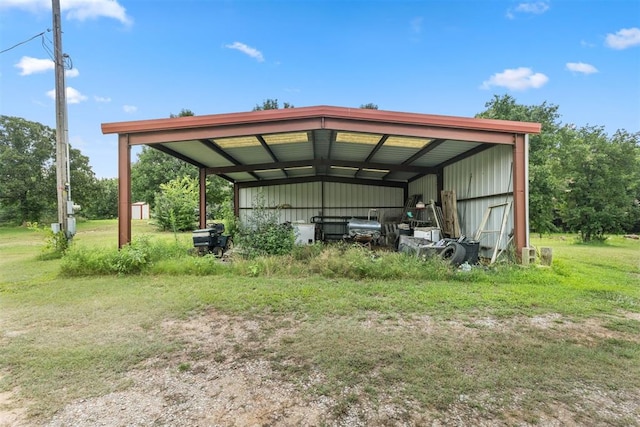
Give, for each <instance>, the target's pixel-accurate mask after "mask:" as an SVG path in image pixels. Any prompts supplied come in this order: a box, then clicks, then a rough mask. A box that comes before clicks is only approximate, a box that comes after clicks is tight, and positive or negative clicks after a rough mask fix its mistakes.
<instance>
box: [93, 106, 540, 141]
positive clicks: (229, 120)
mask: <svg viewBox="0 0 640 427" xmlns="http://www.w3.org/2000/svg"><path fill="white" fill-rule="evenodd" d="M322 117H327V118H339V119H345V120H358V121H369V122H385V123H396V124H404V125H406V124H409V125H416V126H433V127H443V128H463V129H474V130H486V131H493V132H505V133H527V134H538V133H540V131H541V127H542V125H541V124H540V123H531V122H516V121H509V120H496V119H479V118H470V117H458V116H445V115H435V114H422V113H406V112H397V111H386V110H373V109H364V108H349V107H333V106H327V105H320V106H313V107H297V108H284V109H278V110H261V111H247V112H236V113H223V114H210V115H202V116H187V117H173V118H162V119H148V120H136V121H126V122H111V123H102V125H101V129H102V133H103V134H114V133H140V132H153V131H166V130H175V129H184V128H201V127H217V126H226V125H242V124H247V123H260V122H275V121H290V120H300V119H309V118H322Z"/></svg>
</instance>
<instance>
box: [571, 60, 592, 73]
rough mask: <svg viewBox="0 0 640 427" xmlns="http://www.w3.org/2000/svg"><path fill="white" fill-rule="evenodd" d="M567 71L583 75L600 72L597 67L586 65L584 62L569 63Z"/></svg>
mask: <svg viewBox="0 0 640 427" xmlns="http://www.w3.org/2000/svg"><path fill="white" fill-rule="evenodd" d="M567 70H569V71H573V72H574V73H582V74H593V73H597V72H598V69H597V68H596V67H594V66H593V65H591V64H585V63H584V62H567Z"/></svg>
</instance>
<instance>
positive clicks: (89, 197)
mask: <svg viewBox="0 0 640 427" xmlns="http://www.w3.org/2000/svg"><path fill="white" fill-rule="evenodd" d="M69 171H70V173H71V176H70V177H69V180H70V182H71V199H72V200H73V202H74V203H75V204H78V205H80V206H81V207H82V209H81V210H80V212H78V214H79V215H83V214H84V213H83V211H84V210H85V209H91V205H93V204H94V203H101V201H100V200H98V199H99V197H100V195H99V194H98V190H99V187H98V180H97V178H96V175H95V173H93V169H91V165H90V164H89V158H88V157H87V156H85V155H83V154H82V153H81V152H80V150H77V149H75V148H69ZM56 200H57V198H56ZM116 200H117V199H116Z"/></svg>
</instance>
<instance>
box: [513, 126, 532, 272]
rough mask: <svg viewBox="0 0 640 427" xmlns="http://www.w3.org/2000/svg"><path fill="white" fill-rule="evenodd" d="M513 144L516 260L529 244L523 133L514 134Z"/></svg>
mask: <svg viewBox="0 0 640 427" xmlns="http://www.w3.org/2000/svg"><path fill="white" fill-rule="evenodd" d="M514 139H515V144H514V145H513V228H514V235H513V242H514V245H515V247H516V256H517V257H518V260H520V257H521V255H522V248H525V247H527V246H528V245H529V242H528V241H527V236H528V227H529V224H528V223H527V191H526V190H527V185H528V183H527V164H526V158H527V156H526V152H525V150H526V144H525V135H523V134H516V135H514Z"/></svg>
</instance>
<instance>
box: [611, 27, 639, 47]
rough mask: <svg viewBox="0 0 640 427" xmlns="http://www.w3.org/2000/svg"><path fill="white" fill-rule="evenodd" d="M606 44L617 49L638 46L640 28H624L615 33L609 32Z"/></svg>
mask: <svg viewBox="0 0 640 427" xmlns="http://www.w3.org/2000/svg"><path fill="white" fill-rule="evenodd" d="M605 44H606V45H607V46H608V47H610V48H611V49H617V50H622V49H626V48H628V47H632V46H638V45H640V28H638V27H634V28H623V29H622V30H620V31H618V32H617V33H615V34H607V38H606V40H605Z"/></svg>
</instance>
